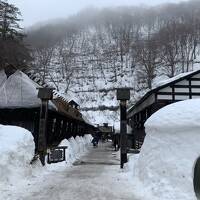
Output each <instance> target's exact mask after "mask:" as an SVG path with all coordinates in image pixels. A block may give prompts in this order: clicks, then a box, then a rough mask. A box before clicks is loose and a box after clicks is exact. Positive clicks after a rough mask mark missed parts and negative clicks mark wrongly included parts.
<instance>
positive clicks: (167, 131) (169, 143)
mask: <svg viewBox="0 0 200 200" xmlns="http://www.w3.org/2000/svg"><path fill="white" fill-rule="evenodd" d="M145 130H146V133H147V135H146V138H145V142H144V144H143V146H142V149H141V153H140V154H139V157H138V160H136V159H134V160H133V161H132V162H134V183H135V192H136V193H137V195H138V196H139V198H140V199H143V200H149V199H153V200H161V199H162V200H196V197H195V194H194V190H193V168H194V164H195V162H196V159H197V157H198V156H199V155H200V132H199V130H200V100H199V99H193V100H186V101H182V102H178V103H174V104H171V105H169V106H166V107H164V108H162V109H161V110H159V111H158V112H156V113H155V114H153V115H152V116H151V117H150V118H149V119H148V120H147V122H146V123H145Z"/></svg>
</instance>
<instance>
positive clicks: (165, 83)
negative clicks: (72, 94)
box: [128, 70, 200, 112]
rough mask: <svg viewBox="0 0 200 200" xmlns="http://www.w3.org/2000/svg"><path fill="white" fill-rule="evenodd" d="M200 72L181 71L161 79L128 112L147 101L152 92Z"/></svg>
mask: <svg viewBox="0 0 200 200" xmlns="http://www.w3.org/2000/svg"><path fill="white" fill-rule="evenodd" d="M198 73H200V70H195V71H192V72H187V73H181V74H179V75H177V76H175V77H173V78H169V79H166V80H164V81H160V82H158V83H157V84H156V85H155V86H154V88H153V89H151V90H149V91H148V92H147V93H146V94H145V95H144V96H143V97H142V98H141V99H140V100H139V101H138V102H136V104H135V105H133V106H132V107H131V108H130V109H129V111H128V112H131V111H132V110H134V108H135V107H137V106H138V105H140V104H141V103H142V102H143V101H145V100H146V99H147V98H148V97H149V96H150V95H151V94H153V93H155V92H157V91H158V90H160V89H162V88H165V87H168V86H170V85H173V84H175V83H177V82H179V81H182V80H184V79H187V78H189V77H191V76H194V75H196V74H198Z"/></svg>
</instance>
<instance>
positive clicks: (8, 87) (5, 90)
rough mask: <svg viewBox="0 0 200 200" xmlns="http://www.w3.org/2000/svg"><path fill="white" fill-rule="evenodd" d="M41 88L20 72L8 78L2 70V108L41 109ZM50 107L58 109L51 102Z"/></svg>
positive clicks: (0, 78) (0, 75) (0, 71)
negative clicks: (39, 89) (39, 96)
mask: <svg viewBox="0 0 200 200" xmlns="http://www.w3.org/2000/svg"><path fill="white" fill-rule="evenodd" d="M39 87H41V86H39V85H38V84H37V83H35V82H34V81H32V80H31V79H30V78H29V77H28V76H27V75H26V74H24V73H23V72H21V71H19V70H17V71H16V72H15V73H14V74H12V75H10V76H9V77H8V78H7V76H6V74H5V71H4V70H0V93H1V95H0V108H27V107H28V108H30V107H39V106H40V104H41V100H40V99H39V98H38V89H37V88H39ZM49 107H50V108H53V109H55V108H56V106H55V105H54V104H53V103H52V102H51V101H50V102H49Z"/></svg>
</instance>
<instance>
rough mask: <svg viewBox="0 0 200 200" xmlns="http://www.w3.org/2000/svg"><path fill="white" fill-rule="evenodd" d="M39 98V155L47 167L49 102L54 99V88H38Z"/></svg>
mask: <svg viewBox="0 0 200 200" xmlns="http://www.w3.org/2000/svg"><path fill="white" fill-rule="evenodd" d="M38 89H39V91H38V98H40V99H41V106H40V123H39V133H38V134H39V135H38V154H39V157H40V161H41V163H42V165H43V166H44V165H45V155H46V149H47V144H46V129H47V128H46V127H47V117H48V101H49V100H50V99H52V98H53V93H52V91H53V88H38Z"/></svg>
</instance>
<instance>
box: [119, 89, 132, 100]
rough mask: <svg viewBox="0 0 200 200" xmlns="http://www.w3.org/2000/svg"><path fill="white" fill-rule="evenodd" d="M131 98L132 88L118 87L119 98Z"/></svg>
mask: <svg viewBox="0 0 200 200" xmlns="http://www.w3.org/2000/svg"><path fill="white" fill-rule="evenodd" d="M129 99H130V89H129V88H119V89H117V100H122V101H123V100H129Z"/></svg>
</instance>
